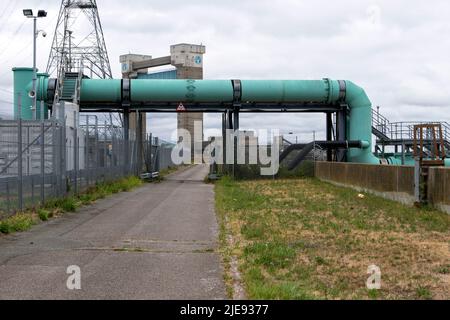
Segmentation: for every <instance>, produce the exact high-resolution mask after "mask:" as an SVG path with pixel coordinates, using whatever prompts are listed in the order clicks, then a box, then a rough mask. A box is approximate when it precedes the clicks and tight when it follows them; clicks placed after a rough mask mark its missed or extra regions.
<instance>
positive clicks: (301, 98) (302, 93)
mask: <svg viewBox="0 0 450 320" xmlns="http://www.w3.org/2000/svg"><path fill="white" fill-rule="evenodd" d="M338 99H339V83H338V82H337V81H330V80H328V79H324V80H273V81H264V80H243V81H242V101H243V102H256V103H268V102H273V103H295V102H329V103H332V102H336V101H337V100H338Z"/></svg>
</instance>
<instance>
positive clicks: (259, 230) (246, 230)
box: [241, 222, 266, 240]
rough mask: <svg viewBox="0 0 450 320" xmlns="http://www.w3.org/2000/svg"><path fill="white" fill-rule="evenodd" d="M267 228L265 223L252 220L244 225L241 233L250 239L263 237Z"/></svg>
mask: <svg viewBox="0 0 450 320" xmlns="http://www.w3.org/2000/svg"><path fill="white" fill-rule="evenodd" d="M265 228H266V226H265V225H264V223H260V222H250V223H246V224H245V225H243V226H242V228H241V233H242V235H243V236H244V237H245V238H246V239H248V240H255V239H262V238H263V237H264V236H265Z"/></svg>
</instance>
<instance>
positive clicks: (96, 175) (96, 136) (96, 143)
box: [95, 117, 100, 182]
mask: <svg viewBox="0 0 450 320" xmlns="http://www.w3.org/2000/svg"><path fill="white" fill-rule="evenodd" d="M98 149H99V141H98V117H95V182H97V181H98V171H99V163H100V152H99V150H98Z"/></svg>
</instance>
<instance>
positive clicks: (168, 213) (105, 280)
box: [0, 166, 226, 300]
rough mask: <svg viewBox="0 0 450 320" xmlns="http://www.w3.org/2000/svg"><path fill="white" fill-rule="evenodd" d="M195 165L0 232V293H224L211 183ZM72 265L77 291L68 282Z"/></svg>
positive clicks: (185, 296) (161, 296)
mask: <svg viewBox="0 0 450 320" xmlns="http://www.w3.org/2000/svg"><path fill="white" fill-rule="evenodd" d="M207 172H208V167H205V166H197V167H193V168H190V169H188V170H186V171H183V172H178V173H176V174H174V175H172V176H170V177H169V178H168V179H167V180H166V181H164V182H162V183H159V184H147V185H145V186H143V187H141V188H138V189H136V190H134V191H132V192H128V193H121V194H118V195H116V196H113V197H110V198H108V199H104V200H100V201H98V202H97V203H96V204H94V205H92V206H89V207H86V208H83V209H81V210H80V211H79V212H77V213H74V214H67V215H65V216H64V217H62V218H58V219H55V220H52V221H50V222H48V223H44V224H41V225H38V226H36V227H34V228H33V229H32V230H30V231H29V232H25V233H20V234H15V235H11V236H7V237H1V238H0V299H150V300H153V299H224V298H226V293H225V286H224V283H223V277H222V272H223V270H222V267H221V262H220V257H219V254H218V253H216V252H215V251H214V250H215V249H216V245H217V234H218V226H217V221H216V216H215V213H214V191H213V186H211V185H207V184H204V183H203V179H204V177H205V176H206V174H207ZM73 265H75V266H79V267H80V271H81V290H69V289H68V288H67V285H66V283H67V279H68V277H69V276H70V275H69V274H67V268H68V267H69V266H73Z"/></svg>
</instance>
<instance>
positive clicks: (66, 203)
mask: <svg viewBox="0 0 450 320" xmlns="http://www.w3.org/2000/svg"><path fill="white" fill-rule="evenodd" d="M60 206H61V209H62V210H63V211H64V212H75V211H77V207H78V203H77V201H76V199H75V198H72V197H70V198H65V199H63V200H62V201H61V204H60Z"/></svg>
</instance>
